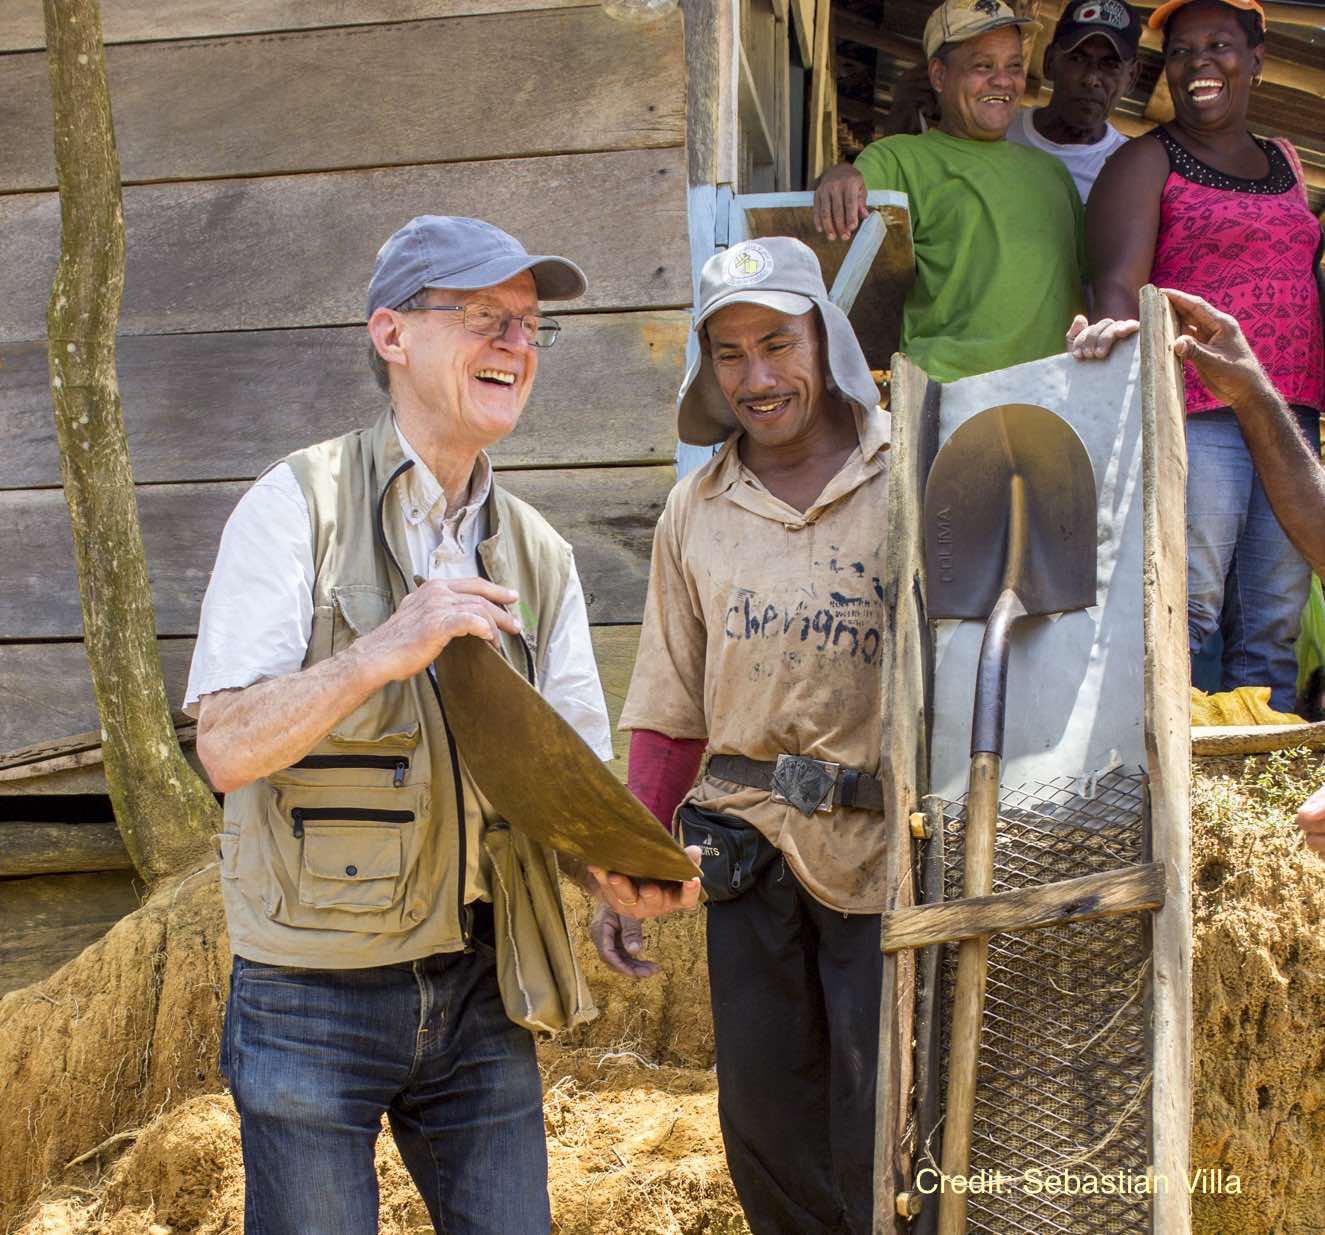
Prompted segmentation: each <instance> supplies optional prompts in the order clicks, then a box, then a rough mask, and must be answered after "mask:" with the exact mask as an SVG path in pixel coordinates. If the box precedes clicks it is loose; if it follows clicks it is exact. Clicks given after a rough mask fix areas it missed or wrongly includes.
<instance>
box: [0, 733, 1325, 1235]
mask: <svg viewBox="0 0 1325 1235" xmlns="http://www.w3.org/2000/svg"><path fill="white" fill-rule="evenodd" d="M1322 780H1325V759H1323V758H1322V756H1321V755H1320V754H1319V753H1307V752H1293V753H1290V754H1287V755H1282V754H1281V755H1271V756H1262V757H1259V758H1255V759H1248V760H1246V761H1245V762H1244V761H1242V760H1237V761H1223V762H1220V763H1218V764H1215V763H1208V764H1203V765H1202V764H1198V765H1197V779H1196V785H1195V808H1194V819H1193V822H1194V846H1193V868H1192V879H1193V887H1194V892H1195V896H1194V901H1195V906H1194V909H1195V932H1194V952H1193V985H1194V1013H1195V1056H1196V1074H1195V1078H1194V1079H1195V1084H1194V1091H1195V1092H1194V1129H1193V1136H1192V1161H1193V1165H1194V1166H1200V1167H1222V1168H1223V1170H1224V1172H1225V1175H1226V1176H1227V1175H1228V1174H1229V1173H1230V1172H1236V1173H1237V1174H1238V1176H1239V1179H1240V1181H1241V1184H1242V1187H1243V1193H1242V1195H1240V1196H1237V1195H1228V1194H1225V1195H1222V1196H1214V1195H1202V1194H1200V1193H1198V1194H1197V1195H1196V1197H1195V1201H1194V1210H1193V1217H1194V1224H1193V1225H1194V1231H1195V1232H1196V1233H1197V1235H1234V1233H1236V1235H1271V1233H1274V1235H1308V1233H1309V1232H1318V1231H1320V1230H1321V1229H1322V1218H1321V1215H1322V1214H1325V863H1322V862H1321V861H1320V859H1318V858H1317V857H1315V856H1314V855H1313V854H1311V853H1309V852H1307V851H1305V850H1304V849H1303V847H1302V843H1301V840H1300V839H1299V837H1298V834H1297V831H1296V829H1295V827H1294V826H1293V823H1292V816H1293V812H1294V810H1295V808H1296V805H1297V803H1298V802H1300V801H1301V799H1302V798H1303V797H1305V796H1306V794H1307V793H1308V792H1309V791H1310V790H1311V789H1313V788H1315V786H1316V785H1317V784H1319V783H1321V781H1322ZM571 897H572V909H573V911H574V912H575V914H576V915H577V916H578V917H579V918H580V919H581V925H582V926H583V924H584V922H585V921H586V920H587V913H588V910H587V905H586V903H585V901H584V899H583V898H582V897H580V896H579V895H578V893H571ZM648 951H649V954H650V955H653V956H655V957H657V958H658V959H659V960H661V961H662V962H663V964H664V967H665V972H664V975H662V976H660V977H658V978H655V979H652V980H650V981H647V982H644V983H632V982H630V981H628V980H626V979H623V978H618V977H616V976H614V975H611V974H609V973H608V972H607V971H606V970H605V969H604V968H603V967H602V966H601V965H600V964H599V963H598V961H597V959H596V958H594V957H593V956H592V955H591V949H590V948H589V945H588V944H587V943H585V944H584V945H583V947H582V956H583V958H584V959H585V962H586V965H587V967H588V970H589V974H590V980H591V982H592V984H593V986H594V990H595V996H596V998H597V1000H598V1002H599V1005H600V1007H601V1009H602V1014H601V1015H600V1017H599V1019H598V1020H597V1021H595V1022H594V1023H593V1024H591V1025H588V1026H585V1027H583V1028H581V1029H579V1030H577V1031H576V1032H575V1033H574V1034H571V1035H567V1036H566V1037H564V1038H563V1039H560V1040H558V1041H557V1042H555V1043H552V1044H548V1045H545V1046H544V1047H542V1048H541V1050H540V1059H541V1063H542V1067H543V1073H544V1088H545V1094H546V1097H545V1104H544V1111H545V1120H546V1126H547V1133H548V1149H549V1161H550V1189H551V1194H552V1201H553V1212H554V1231H555V1232H556V1233H557V1235H619V1233H620V1232H623V1231H630V1232H631V1233H632V1235H741V1233H744V1232H746V1227H745V1225H744V1222H743V1221H742V1219H741V1217H740V1212H739V1206H738V1205H737V1203H736V1199H735V1195H734V1193H733V1192H732V1188H731V1183H730V1181H729V1179H728V1178H727V1174H726V1170H725V1167H724V1164H723V1158H722V1145H721V1138H720V1136H719V1132H718V1125H717V1110H716V1085H715V1081H714V1077H713V1072H712V1060H713V1031H712V1023H711V1020H710V1017H709V1012H708V995H707V986H706V981H705V975H704V949H703V919H702V917H701V916H699V915H695V916H691V917H687V918H678V919H673V920H671V921H668V922H666V923H662V924H655V925H654V926H652V927H651V928H650V930H649V949H648ZM225 953H226V950H225V942H224V934H223V929H222V926H221V919H220V910H219V904H218V903H217V897H216V893H215V889H214V886H213V881H212V880H211V879H210V878H209V877H206V876H203V877H200V878H197V879H195V880H194V881H193V882H192V883H189V884H185V885H184V886H183V887H181V888H173V889H166V890H165V891H164V892H163V893H159V894H158V896H157V897H155V898H154V899H153V900H152V901H151V902H149V904H148V905H147V906H146V907H145V908H144V909H143V910H141V911H139V913H137V914H135V915H132V916H131V917H129V918H126V919H125V920H124V921H123V922H121V923H120V924H119V925H118V926H116V927H115V929H114V930H112V931H111V932H110V933H109V934H108V935H107V936H106V937H105V938H104V939H103V940H102V941H101V942H100V943H98V944H97V945H95V946H94V947H93V948H91V949H89V950H88V951H87V952H86V953H84V954H83V955H82V956H81V957H79V958H78V959H77V960H75V961H73V962H71V964H70V965H68V966H66V967H65V968H64V969H63V970H61V971H60V972H59V973H58V974H56V975H55V976H54V977H52V978H51V979H49V980H48V981H47V982H45V983H42V984H40V985H38V986H35V987H29V988H27V989H25V990H23V991H18V992H15V993H14V994H12V995H9V996H7V997H5V999H4V1000H3V1001H0V1076H4V1077H5V1078H6V1083H5V1084H4V1086H3V1087H2V1088H0V1128H3V1129H4V1130H5V1137H4V1139H5V1142H6V1150H5V1153H4V1158H3V1161H0V1229H4V1230H13V1231H16V1232H17V1233H18V1235H39V1233H41V1235H240V1232H241V1231H242V1193H243V1177H242V1168H241V1164H240V1157H239V1134H238V1120H237V1117H236V1115H235V1112H234V1107H233V1106H232V1104H231V1102H230V1099H229V1097H228V1096H227V1095H226V1094H225V1093H224V1092H223V1091H222V1090H221V1087H220V1083H219V1079H218V1077H217V1076H216V1072H215V1057H216V1037H217V1030H218V1026H219V1013H220V1007H221V1003H222V999H223V995H224V984H225V974H226V971H227V968H228V964H227V959H226V954H225ZM119 1132H128V1133H130V1134H131V1135H129V1136H127V1137H125V1138H124V1139H123V1140H121V1141H119V1142H116V1143H114V1144H111V1145H109V1146H108V1147H107V1148H106V1149H105V1150H103V1151H102V1152H101V1153H100V1154H99V1155H94V1156H93V1157H92V1158H91V1159H89V1160H88V1161H87V1162H85V1163H82V1164H80V1165H77V1166H75V1167H73V1168H72V1169H65V1164H66V1163H68V1162H69V1161H70V1160H71V1159H73V1158H75V1157H76V1156H78V1155H79V1154H82V1153H85V1152H86V1151H87V1150H89V1149H91V1148H93V1147H94V1146H96V1145H98V1144H100V1143H101V1142H103V1141H104V1140H106V1138H107V1137H110V1136H112V1135H113V1134H115V1133H119ZM11 1145H12V1146H13V1148H12V1149H11V1148H10V1146H11ZM377 1167H378V1176H379V1180H380V1183H381V1195H382V1218H381V1230H382V1231H383V1232H384V1233H385V1235H404V1233H406V1232H427V1231H429V1230H430V1229H431V1228H430V1226H429V1224H428V1220H427V1215H426V1214H425V1212H424V1210H423V1207H422V1205H421V1203H420V1202H419V1200H418V1196H417V1194H416V1193H415V1191H414V1188H413V1185H412V1184H411V1182H410V1180H409V1178H408V1176H407V1174H406V1172H405V1170H404V1168H403V1166H402V1165H401V1163H400V1159H399V1156H398V1155H397V1154H396V1152H395V1148H394V1146H393V1145H392V1143H391V1138H390V1135H389V1134H387V1135H384V1136H383V1137H382V1138H381V1140H380V1142H379V1147H378V1161H377ZM34 1198H35V1199H34Z"/></svg>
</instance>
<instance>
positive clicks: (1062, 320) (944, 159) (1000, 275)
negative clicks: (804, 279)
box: [814, 0, 1085, 382]
mask: <svg viewBox="0 0 1325 1235" xmlns="http://www.w3.org/2000/svg"><path fill="white" fill-rule="evenodd" d="M1030 21H1031V19H1030V18H1027V17H1018V16H1017V15H1016V14H1015V13H1014V12H1013V11H1012V9H1010V8H1009V7H1008V6H1007V5H1006V4H1004V3H1002V0H946V2H945V3H944V4H942V5H940V6H939V7H938V8H937V9H935V11H934V12H933V13H932V14H931V15H930V18H929V21H928V22H927V23H926V24H925V36H924V47H925V55H926V56H927V57H928V60H929V79H930V83H931V84H932V86H933V87H934V93H935V95H936V96H937V97H938V101H939V111H940V116H941V118H940V121H939V125H938V127H937V128H932V129H930V130H929V131H928V132H926V133H923V134H920V135H918V136H912V135H903V136H897V137H886V138H884V139H883V140H882V141H877V142H874V143H873V144H872V145H870V146H868V147H866V148H865V149H864V150H863V151H861V153H860V155H859V157H858V158H857V159H856V162H855V165H854V166H852V165H851V164H849V163H843V164H840V165H839V166H837V167H834V168H832V169H831V170H829V171H828V172H827V173H825V175H824V177H823V179H822V180H821V181H820V182H819V187H818V189H817V190H816V191H815V194H814V221H815V226H816V227H817V228H818V229H819V230H820V231H822V232H824V233H826V234H827V235H828V236H829V238H830V239H837V238H839V237H840V238H842V239H846V238H847V237H848V236H850V235H851V233H852V232H854V231H855V229H856V226H857V224H858V223H859V222H860V221H861V220H862V219H864V218H865V217H866V214H867V211H866V209H865V193H866V191H867V190H868V189H898V190H901V191H902V192H904V193H905V194H906V195H907V197H908V199H909V202H910V211H911V231H912V239H913V244H914V247H915V261H916V278H915V283H914V284H913V285H912V287H911V290H910V292H908V293H907V297H906V305H905V308H904V311H903V314H902V339H901V350H902V351H903V352H905V353H906V354H907V355H908V356H909V357H910V358H911V359H912V360H914V361H915V362H916V363H917V364H919V365H920V366H921V367H922V368H923V369H925V371H926V372H927V373H928V374H929V375H930V376H931V377H933V378H935V379H936V380H938V381H941V382H950V381H955V380H956V379H957V378H961V377H969V376H971V375H972V374H975V373H986V372H988V371H989V370H991V369H1003V368H1007V367H1008V366H1009V365H1015V364H1021V363H1022V362H1023V361H1027V360H1038V359H1039V358H1040V357H1042V356H1050V355H1054V354H1056V353H1058V352H1061V351H1062V350H1063V343H1064V336H1065V333H1066V331H1067V328H1068V326H1069V325H1070V324H1071V322H1072V318H1073V316H1074V315H1075V314H1076V313H1078V312H1080V311H1081V305H1082V304H1083V295H1082V276H1083V271H1084V270H1085V258H1084V248H1083V243H1082V211H1081V198H1080V196H1079V194H1078V193H1077V189H1076V186H1075V185H1074V184H1073V183H1072V177H1071V175H1070V174H1069V173H1068V171H1067V169H1066V168H1065V167H1064V166H1063V164H1062V163H1061V162H1059V161H1058V160H1057V159H1055V158H1053V157H1052V156H1051V155H1048V154H1045V153H1044V152H1042V151H1039V150H1032V149H1030V148H1028V147H1026V146H1018V145H1014V144H1013V143H1011V142H1008V141H1005V140H1004V135H1005V134H1006V133H1007V130H1008V126H1009V125H1010V124H1011V123H1012V119H1013V117H1014V116H1015V115H1016V111H1017V103H1018V100H1019V99H1020V98H1021V96H1022V93H1023V91H1024V90H1025V88H1026V69H1025V65H1024V64H1023V62H1022V48H1021V36H1020V33H1019V31H1018V27H1020V26H1024V25H1027V24H1030Z"/></svg>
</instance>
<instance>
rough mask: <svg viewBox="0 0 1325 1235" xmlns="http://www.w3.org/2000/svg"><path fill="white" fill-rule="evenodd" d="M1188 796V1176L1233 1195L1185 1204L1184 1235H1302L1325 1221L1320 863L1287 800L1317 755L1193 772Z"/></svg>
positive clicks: (1311, 784)
mask: <svg viewBox="0 0 1325 1235" xmlns="http://www.w3.org/2000/svg"><path fill="white" fill-rule="evenodd" d="M1197 771H1198V777H1197V783H1196V786H1195V793H1194V798H1193V824H1194V828H1193V846H1192V888H1193V901H1194V904H1193V936H1194V939H1193V944H1194V946H1193V955H1192V988H1193V1000H1192V1005H1193V1006H1192V1012H1193V1024H1194V1044H1193V1045H1194V1054H1195V1059H1196V1074H1195V1077H1194V1083H1193V1098H1194V1102H1193V1107H1194V1109H1193V1129H1192V1165H1193V1167H1222V1168H1223V1170H1224V1172H1225V1174H1226V1175H1227V1174H1229V1173H1236V1174H1237V1175H1238V1176H1239V1180H1240V1183H1241V1185H1242V1189H1243V1191H1242V1194H1241V1195H1230V1194H1228V1193H1225V1194H1222V1195H1216V1194H1202V1193H1200V1192H1198V1193H1196V1194H1195V1195H1194V1196H1193V1204H1192V1217H1193V1229H1194V1231H1195V1232H1196V1235H1230V1232H1233V1231H1236V1232H1238V1235H1271V1233H1272V1232H1273V1233H1274V1235H1306V1233H1307V1232H1312V1231H1319V1230H1321V1229H1322V1227H1321V1222H1322V1217H1321V1215H1323V1214H1325V862H1322V861H1321V860H1320V859H1319V858H1318V857H1316V856H1315V854H1313V853H1311V852H1310V851H1309V850H1306V849H1305V848H1304V847H1303V844H1302V840H1301V836H1300V833H1299V831H1298V829H1297V827H1296V825H1295V824H1294V822H1293V816H1294V814H1295V813H1296V810H1297V806H1298V804H1299V803H1300V802H1301V801H1302V799H1303V798H1305V797H1306V796H1307V794H1308V793H1310V792H1311V791H1312V790H1314V789H1316V788H1317V787H1318V786H1319V785H1320V784H1321V783H1322V782H1325V760H1323V759H1322V756H1321V754H1320V753H1319V752H1308V751H1292V752H1283V753H1277V754H1273V755H1268V756H1261V757H1258V758H1254V759H1247V760H1246V761H1245V762H1244V761H1243V760H1236V761H1233V760H1226V761H1220V762H1218V763H1214V762H1211V763H1206V764H1199V763H1198V765H1197Z"/></svg>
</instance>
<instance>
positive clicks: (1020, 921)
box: [883, 862, 1164, 952]
mask: <svg viewBox="0 0 1325 1235" xmlns="http://www.w3.org/2000/svg"><path fill="white" fill-rule="evenodd" d="M1163 903H1164V867H1163V866H1162V865H1161V864H1160V863H1158V862H1151V863H1149V864H1148V865H1146V866H1127V867H1122V868H1120V869H1118V870H1112V871H1103V872H1101V873H1100V874H1097V875H1083V876H1081V878H1079V879H1065V880H1062V881H1061V882H1059V883H1045V884H1041V885H1040V886H1038V887H1034V888H1019V889H1018V890H1017V891H1015V892H996V893H994V894H993V895H992V896H969V897H965V898H963V899H962V900H955V901H944V902H943V904H941V905H917V906H915V907H914V908H911V909H899V910H897V911H896V912H895V913H889V914H885V915H884V919H883V950H884V951H885V952H901V951H904V950H906V949H911V948H927V947H930V946H931V945H933V944H936V943H955V942H957V941H958V940H961V939H976V938H979V937H980V936H982V935H993V934H998V933H1000V932H1004V931H1028V930H1039V929H1041V928H1044V927H1049V926H1066V925H1067V924H1068V923H1069V922H1091V921H1094V920H1095V919H1096V918H1107V917H1112V916H1113V915H1115V914H1119V913H1138V912H1140V911H1141V910H1143V909H1158V908H1159V907H1160V906H1161V905H1162V904H1163Z"/></svg>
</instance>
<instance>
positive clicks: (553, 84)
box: [0, 8, 685, 192]
mask: <svg viewBox="0 0 1325 1235" xmlns="http://www.w3.org/2000/svg"><path fill="white" fill-rule="evenodd" d="M513 48H518V49H519V52H518V56H519V79H520V90H521V91H522V92H523V93H522V95H521V98H522V99H523V100H524V101H523V102H521V103H515V102H513V101H512V100H511V99H510V98H508V97H506V96H503V95H502V94H501V93H500V88H499V87H498V86H497V85H495V83H501V82H503V81H509V80H510V74H511V56H512V49H513ZM106 62H107V74H108V77H109V80H110V92H111V98H112V99H114V101H115V143H116V147H117V149H118V152H119V157H120V167H121V176H122V177H123V180H124V182H125V183H126V184H133V183H143V182H149V181H154V182H155V181H165V180H197V179H204V178H212V177H218V176H251V175H272V174H281V173H285V172H290V171H294V170H298V171H310V170H332V169H335V170H340V169H344V168H353V167H383V166H392V165H404V164H412V163H450V162H458V161H462V160H467V159H492V158H502V157H505V158H526V157H529V156H533V155H538V154H551V153H556V154H564V153H569V152H575V151H591V150H623V149H642V148H646V147H662V146H680V145H681V144H682V143H683V142H684V140H685V77H684V74H685V63H684V52H683V47H682V40H681V25H680V20H679V18H676V17H672V18H670V19H668V20H664V21H658V22H651V23H649V24H647V25H643V26H635V27H631V28H629V29H628V28H627V27H625V26H622V25H621V24H620V23H619V22H613V21H608V20H606V19H604V17H603V14H602V12H601V11H595V10H594V9H591V8H586V9H561V10H552V11H549V12H532V13H515V14H509V15H505V16H494V17H462V18H456V19H454V20H437V21H423V22H409V23H405V24H403V25H374V26H350V27H342V28H339V29H335V30H313V31H303V32H298V33H292V34H283V35H280V36H276V37H272V36H267V35H261V36H252V37H244V38H228V39H205V40H200V41H197V42H183V43H145V44H129V45H124V46H119V47H111V48H109V49H108V51H107V55H106ZM444 64H453V65H464V66H465V71H464V73H463V74H457V73H454V72H452V73H446V72H440V73H439V71H438V66H439V65H444ZM301 66H306V69H307V71H300V68H301ZM568 77H573V79H574V81H575V89H574V90H567V89H566V88H565V83H566V81H567V79H568ZM384 83H390V88H386V89H384ZM475 83H482V85H481V86H478V87H476V85H475ZM4 133H5V157H4V159H3V160H2V161H0V191H6V190H7V191H11V192H20V191H21V192H31V191H34V190H41V189H49V188H53V187H54V185H55V168H54V155H53V148H54V147H53V141H52V136H51V122H50V89H49V86H48V84H47V80H46V56H45V53H44V52H36V53H31V52H29V53H17V54H15V55H13V56H7V57H6V58H5V126H4ZM202 134H205V135H206V139H205V140H200V135H202Z"/></svg>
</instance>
